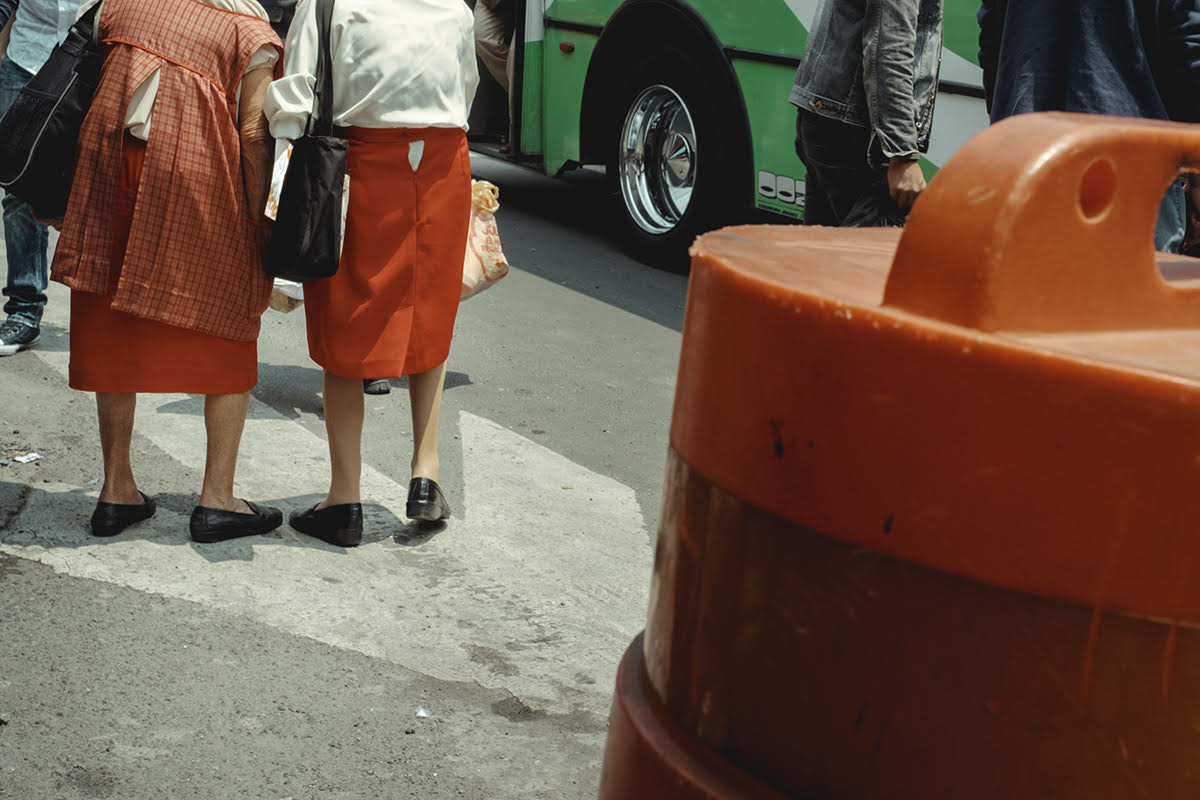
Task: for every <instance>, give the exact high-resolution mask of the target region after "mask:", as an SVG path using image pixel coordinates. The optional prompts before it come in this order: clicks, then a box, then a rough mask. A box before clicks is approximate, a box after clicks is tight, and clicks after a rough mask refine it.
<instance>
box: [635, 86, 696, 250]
mask: <svg viewBox="0 0 1200 800" xmlns="http://www.w3.org/2000/svg"><path fill="white" fill-rule="evenodd" d="M618 162H619V163H618V164H617V168H618V170H619V173H620V174H619V178H618V183H619V185H620V187H621V198H622V200H624V202H625V207H626V208H627V209H628V210H629V214H630V216H631V217H632V218H633V220H634V222H636V223H637V225H638V227H639V228H641V229H642V230H643V231H645V232H646V233H649V234H655V235H660V234H665V233H670V232H671V230H673V229H674V228H675V226H676V225H678V224H679V221H680V220H681V219H682V218H683V215H684V214H686V213H687V210H688V205H690V203H691V201H692V191H693V190H694V188H695V185H696V162H697V154H696V128H695V125H694V124H693V123H692V115H691V113H690V112H689V111H688V108H687V106H686V105H685V104H684V102H683V99H682V98H681V97H680V96H679V95H678V94H676V93H675V91H674V90H673V89H671V88H670V87H669V86H661V85H659V86H651V87H649V88H647V89H646V90H644V91H643V92H642V93H641V94H639V95H638V96H637V98H636V99H635V100H634V101H633V104H632V105H631V106H630V107H629V113H628V114H626V116H625V124H624V126H622V128H621V142H620V150H619V155H618Z"/></svg>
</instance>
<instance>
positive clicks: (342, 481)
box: [321, 370, 364, 508]
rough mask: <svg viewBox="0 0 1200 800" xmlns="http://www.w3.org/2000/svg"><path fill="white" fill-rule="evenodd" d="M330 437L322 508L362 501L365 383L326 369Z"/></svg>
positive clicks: (324, 383)
mask: <svg viewBox="0 0 1200 800" xmlns="http://www.w3.org/2000/svg"><path fill="white" fill-rule="evenodd" d="M321 389H322V393H323V399H324V401H325V431H326V433H327V434H328V436H329V472H330V478H329V495H328V496H327V497H326V498H325V502H324V503H322V504H321V507H322V508H325V507H327V506H338V505H342V504H344V503H358V502H361V495H360V488H359V480H360V478H361V477H362V429H363V413H364V411H363V382H362V379H361V378H343V377H341V376H340V375H334V374H333V373H332V372H330V371H329V370H325V374H324V376H323V377H322V378H321Z"/></svg>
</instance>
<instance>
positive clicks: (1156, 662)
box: [644, 114, 1200, 799]
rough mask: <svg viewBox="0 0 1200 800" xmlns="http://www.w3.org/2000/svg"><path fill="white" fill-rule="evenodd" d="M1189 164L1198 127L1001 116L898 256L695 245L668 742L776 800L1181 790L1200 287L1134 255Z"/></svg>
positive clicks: (658, 638)
mask: <svg viewBox="0 0 1200 800" xmlns="http://www.w3.org/2000/svg"><path fill="white" fill-rule="evenodd" d="M1188 167H1192V168H1200V128H1197V127H1195V126H1185V125H1178V124H1172V123H1158V122H1149V121H1138V120H1130V119H1115V118H1104V117H1095V116H1078V115H1069V114H1036V115H1027V116H1021V117H1016V118H1013V119H1011V120H1008V121H1005V122H1003V123H1000V124H998V125H995V126H993V127H991V128H989V129H988V130H986V131H985V132H984V133H982V134H981V135H979V136H978V137H976V138H975V139H973V140H972V141H971V142H970V143H968V144H967V145H966V146H965V147H963V148H962V149H961V150H960V151H959V152H958V153H957V154H955V156H954V157H953V158H952V159H951V160H950V161H949V163H947V165H946V166H945V168H944V169H943V170H942V171H941V172H940V173H939V174H938V175H937V176H936V177H935V179H934V180H933V181H932V182H931V183H930V186H929V188H928V190H927V191H926V192H925V194H924V195H923V196H922V197H921V198H920V200H919V201H918V203H917V204H916V207H915V208H914V209H913V212H912V215H911V216H910V219H909V222H908V226H907V228H906V229H905V230H904V231H903V232H901V231H898V230H846V229H825V228H803V227H737V228H728V229H724V230H721V231H717V232H715V233H711V234H708V235H706V236H704V237H701V239H699V240H698V242H697V243H696V245H695V246H694V247H693V250H692V255H693V265H692V277H691V286H690V291H689V297H688V308H687V317H686V322H685V327H684V338H683V351H682V356H681V361H680V369H679V378H678V388H677V394H676V401H675V408H674V416H673V421H672V426H671V448H672V456H671V462H670V464H669V466H668V474H667V488H666V494H665V502H664V512H663V521H662V530H661V531H660V538H659V544H658V552H657V556H656V566H655V577H654V585H653V589H652V599H651V609H650V618H649V622H648V625H647V629H646V634H645V645H644V655H645V674H646V676H647V679H648V682H649V685H650V686H652V687H653V689H654V692H655V693H656V694H657V695H658V697H659V698H660V699H661V700H662V702H663V703H664V708H665V709H666V710H667V712H668V713H669V714H670V716H671V718H672V719H673V720H675V721H676V722H678V723H679V724H680V725H681V726H682V728H684V729H686V730H687V731H689V732H690V734H692V735H695V736H696V737H697V740H698V741H700V742H702V743H703V745H704V746H705V747H707V748H710V749H711V751H712V752H714V753H716V754H718V755H720V756H721V757H722V758H724V759H728V760H729V762H730V763H732V764H734V765H736V766H737V767H738V768H739V769H742V770H744V771H745V772H746V773H748V774H751V775H754V776H756V778H757V779H761V780H762V781H763V782H764V784H766V785H769V786H772V787H774V788H775V789H778V790H781V791H783V792H785V793H787V794H790V795H794V796H813V797H817V798H829V797H889V798H899V797H909V796H912V797H917V796H922V797H925V798H926V799H927V798H929V797H938V796H958V797H966V796H971V797H977V798H978V797H992V796H995V797H1004V796H1010V797H1011V796H1033V794H1031V793H1041V794H1044V793H1045V792H1049V794H1044V796H1053V797H1066V796H1081V797H1082V796H1091V797H1096V796H1101V795H1098V794H1096V793H1095V792H1096V791H1097V789H1096V786H1097V785H1102V786H1112V785H1114V784H1113V783H1112V782H1113V781H1118V782H1121V781H1124V782H1125V783H1121V787H1123V788H1118V789H1115V790H1113V791H1112V792H1108V791H1105V792H1104V793H1103V796H1127V795H1126V793H1125V792H1124V789H1129V792H1130V793H1129V794H1128V796H1140V795H1139V794H1138V793H1136V792H1134V791H1133V788H1132V787H1134V786H1135V785H1137V786H1140V787H1143V788H1145V787H1149V788H1148V789H1147V791H1150V790H1154V791H1155V792H1159V794H1156V795H1155V796H1183V794H1179V793H1178V792H1179V791H1182V790H1181V789H1180V787H1181V786H1184V785H1186V786H1188V787H1190V788H1189V790H1188V791H1191V792H1193V794H1191V795H1189V796H1200V794H1197V792H1200V789H1198V788H1197V785H1196V782H1195V781H1197V780H1200V734H1198V733H1197V732H1198V731H1200V641H1196V642H1193V641H1192V639H1194V638H1195V634H1194V632H1192V631H1191V628H1192V627H1193V626H1194V625H1196V624H1197V623H1200V572H1198V569H1200V534H1198V531H1200V262H1197V261H1195V260H1191V259H1186V258H1183V257H1178V256H1175V257H1171V256H1164V255H1162V254H1158V255H1156V254H1155V253H1154V252H1153V246H1152V242H1153V230H1154V226H1155V219H1156V216H1157V210H1158V205H1159V201H1160V199H1161V197H1162V193H1163V190H1164V188H1165V187H1166V186H1167V185H1168V184H1169V183H1170V182H1171V180H1173V179H1174V178H1175V177H1176V176H1177V175H1178V174H1179V172H1180V170H1181V169H1183V168H1188ZM1164 276H1165V277H1164ZM868 565H871V566H868ZM1110 620H1112V621H1110ZM1130 625H1132V626H1134V627H1133V628H1129V626H1130ZM1147 626H1149V627H1147ZM1181 629H1182V630H1183V631H1184V634H1182V635H1181V634H1180V630H1181ZM1189 637H1190V638H1189ZM1189 648H1190V649H1189ZM1181 659H1182V661H1180V660H1181ZM1189 659H1190V660H1189ZM1185 662H1186V663H1187V664H1188V665H1190V667H1195V671H1194V672H1195V674H1193V671H1192V670H1190V669H1189V670H1177V669H1175V666H1176V665H1177V663H1185ZM1039 737H1040V738H1039ZM976 751H979V752H976ZM1039 759H1043V760H1044V763H1041V762H1039ZM1139 759H1140V761H1139ZM1109 761H1111V764H1110V763H1108V762H1109ZM1015 762H1020V763H1021V764H1028V765H1033V764H1035V763H1040V764H1041V765H1040V766H1029V767H1028V769H1024V768H1023V767H1022V768H1018V767H1017V766H1014V763H1015ZM1101 763H1103V764H1105V766H1103V768H1102V767H1101V766H1100V765H1101ZM1193 764H1194V765H1195V771H1196V772H1197V776H1196V777H1193V775H1192V765H1193ZM1056 769H1057V770H1058V772H1057V773H1055V770H1056ZM1022 770H1024V771H1022ZM1185 772H1186V775H1185V774H1184V773H1185ZM1035 773H1036V774H1035ZM1168 773H1169V774H1168ZM972 774H973V775H974V778H972V777H971V775H972ZM939 775H940V776H941V777H938V776H939ZM981 775H988V776H991V777H990V778H989V780H991V779H994V781H995V782H996V783H995V786H993V788H992V789H989V790H986V791H985V790H984V789H983V788H982V787H983V784H984V783H986V781H984V780H983V779H982V778H981V777H980V776H981ZM1055 775H1057V777H1055ZM954 776H958V777H954ZM1087 776H1091V777H1090V778H1089V777H1087ZM1114 776H1116V777H1114ZM1131 776H1132V777H1131ZM1101 779H1102V780H1101ZM1097 780H1100V781H1101V782H1100V784H1096V783H1095V781H1097ZM997 787H998V788H997ZM1177 790H1178V791H1177ZM1014 791H1016V792H1019V793H1021V794H1017V795H1014V794H1012V792H1014ZM963 792H965V793H963ZM1081 792H1090V793H1091V794H1090V795H1089V794H1081ZM1147 796H1149V795H1147Z"/></svg>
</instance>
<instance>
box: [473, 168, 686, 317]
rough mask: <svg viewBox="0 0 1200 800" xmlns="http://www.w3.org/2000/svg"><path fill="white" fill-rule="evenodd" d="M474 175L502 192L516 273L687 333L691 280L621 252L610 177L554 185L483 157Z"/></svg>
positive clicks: (576, 177)
mask: <svg viewBox="0 0 1200 800" xmlns="http://www.w3.org/2000/svg"><path fill="white" fill-rule="evenodd" d="M471 172H472V174H473V175H474V176H475V177H476V178H479V179H482V180H488V181H491V182H492V183H494V184H496V185H497V186H498V187H500V211H498V212H497V213H496V223H497V225H498V226H499V228H500V236H501V239H502V240H503V246H504V255H505V256H506V257H507V258H508V261H509V263H510V264H512V265H513V267H515V268H517V269H520V270H522V271H525V272H529V273H531V274H534V275H537V276H539V277H541V278H545V279H546V280H548V281H551V282H553V283H556V284H558V285H560V286H565V287H567V288H568V289H571V290H573V291H576V292H579V293H581V294H585V295H587V296H589V297H592V298H594V299H596V300H599V301H601V302H603V303H607V304H609V305H611V306H615V307H617V308H620V309H622V310H624V311H628V312H629V313H631V314H636V315H637V316H639V317H642V318H644V319H648V320H650V321H651V322H656V323H658V324H659V325H662V326H664V327H667V328H671V329H673V330H676V331H681V330H683V311H684V303H685V301H686V298H687V276H686V275H678V274H675V273H672V272H668V271H666V270H663V269H657V268H655V267H653V266H648V265H646V264H643V263H641V262H639V261H637V260H635V259H633V258H632V257H630V256H629V255H628V254H627V253H625V252H624V251H623V250H622V249H621V247H620V244H619V242H618V240H617V237H616V236H615V235H614V231H616V230H618V223H619V222H620V220H619V219H618V218H617V209H616V205H615V200H614V199H613V197H612V195H611V193H610V192H609V189H608V185H607V182H606V180H605V177H604V175H603V173H599V172H594V171H591V170H576V171H574V172H571V173H568V174H567V175H565V176H564V177H562V178H551V177H548V176H546V175H542V174H541V173H539V172H537V171H535V170H532V169H527V168H524V167H518V166H515V165H512V164H509V163H507V162H503V161H499V160H496V159H492V158H487V157H485V156H480V155H478V154H473V157H472V159H471ZM531 218H536V219H531ZM538 222H542V223H550V225H549V226H547V225H545V224H541V225H539V224H537V223H538ZM553 253H571V254H573V257H572V258H571V259H570V260H565V259H562V258H561V257H558V258H556V257H554V256H552V255H551V254H553Z"/></svg>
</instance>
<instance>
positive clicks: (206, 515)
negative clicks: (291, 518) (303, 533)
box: [189, 500, 283, 544]
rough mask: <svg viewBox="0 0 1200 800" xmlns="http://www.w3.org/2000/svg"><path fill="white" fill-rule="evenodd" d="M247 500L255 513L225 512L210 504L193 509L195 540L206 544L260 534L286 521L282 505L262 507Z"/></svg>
mask: <svg viewBox="0 0 1200 800" xmlns="http://www.w3.org/2000/svg"><path fill="white" fill-rule="evenodd" d="M245 502H246V505H248V506H250V510H251V511H252V512H254V513H252V514H239V513H237V512H236V511H225V510H223V509H220V508H208V507H206V506H196V507H195V508H193V509H192V519H191V521H190V523H189V527H190V528H191V531H192V541H193V542H200V543H202V544H212V543H214V542H225V541H228V540H230V539H238V538H240V537H242V536H257V535H258V534H260V533H267V532H269V531H273V530H275V529H276V528H278V527H279V526H280V525H281V524H283V512H282V511H280V510H279V509H278V508H271V507H270V506H260V505H258V504H257V503H251V502H250V501H249V500H247V501H245Z"/></svg>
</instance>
